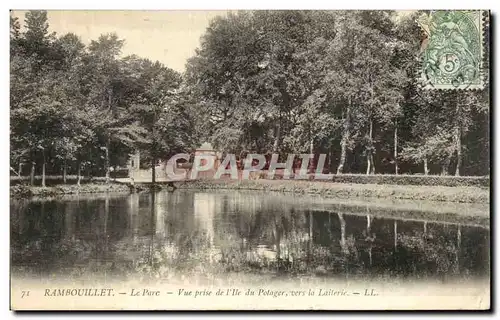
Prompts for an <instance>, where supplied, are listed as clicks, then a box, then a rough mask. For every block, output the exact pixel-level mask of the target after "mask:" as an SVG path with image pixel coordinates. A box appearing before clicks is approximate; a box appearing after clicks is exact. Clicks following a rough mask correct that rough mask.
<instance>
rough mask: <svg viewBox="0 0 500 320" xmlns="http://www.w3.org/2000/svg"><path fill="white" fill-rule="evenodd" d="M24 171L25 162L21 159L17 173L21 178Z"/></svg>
mask: <svg viewBox="0 0 500 320" xmlns="http://www.w3.org/2000/svg"><path fill="white" fill-rule="evenodd" d="M22 172H23V162H22V160H19V168H18V171H17V175H18V176H19V178H21V176H22Z"/></svg>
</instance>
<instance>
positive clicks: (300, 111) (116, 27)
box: [10, 10, 491, 310]
mask: <svg viewBox="0 0 500 320" xmlns="http://www.w3.org/2000/svg"><path fill="white" fill-rule="evenodd" d="M10 15H11V25H10V79H11V81H10V92H11V97H10V98H11V99H10V104H11V105H10V122H11V128H10V129H11V140H10V142H11V152H10V162H11V164H10V165H11V168H10V185H11V186H10V191H11V195H10V230H11V234H10V239H11V244H10V255H11V275H10V277H11V287H10V294H11V309H12V310H487V309H490V307H491V301H490V281H491V280H490V273H491V261H490V206H489V202H490V178H489V176H490V153H489V152H490V141H489V127H490V119H489V115H490V109H489V106H490V101H489V56H488V54H489V47H490V38H489V11H488V10H468V11H460V10H458V11H432V10H421V11H314V10H313V11H90V10H89V11H16V10H13V11H11V13H10Z"/></svg>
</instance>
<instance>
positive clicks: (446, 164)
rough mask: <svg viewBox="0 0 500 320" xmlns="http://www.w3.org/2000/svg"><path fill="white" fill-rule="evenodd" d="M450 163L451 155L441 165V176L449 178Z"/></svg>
mask: <svg viewBox="0 0 500 320" xmlns="http://www.w3.org/2000/svg"><path fill="white" fill-rule="evenodd" d="M450 161H451V155H448V156H447V157H446V159H445V160H444V162H443V163H442V164H441V175H442V176H447V175H448V167H449V166H450Z"/></svg>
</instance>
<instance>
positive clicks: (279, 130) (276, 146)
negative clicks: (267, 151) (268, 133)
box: [273, 120, 281, 153]
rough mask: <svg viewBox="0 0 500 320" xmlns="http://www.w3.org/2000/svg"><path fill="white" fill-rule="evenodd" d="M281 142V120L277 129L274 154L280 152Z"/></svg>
mask: <svg viewBox="0 0 500 320" xmlns="http://www.w3.org/2000/svg"><path fill="white" fill-rule="evenodd" d="M280 140H281V120H280V122H279V123H278V125H277V127H276V136H275V137H274V144H273V152H274V153H276V152H278V150H279V145H280Z"/></svg>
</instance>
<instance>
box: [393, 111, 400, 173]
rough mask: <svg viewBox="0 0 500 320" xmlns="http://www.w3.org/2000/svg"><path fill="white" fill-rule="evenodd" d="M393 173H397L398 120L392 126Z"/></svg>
mask: <svg viewBox="0 0 500 320" xmlns="http://www.w3.org/2000/svg"><path fill="white" fill-rule="evenodd" d="M394 173H395V174H398V173H399V166H398V120H396V121H395V124H394Z"/></svg>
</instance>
